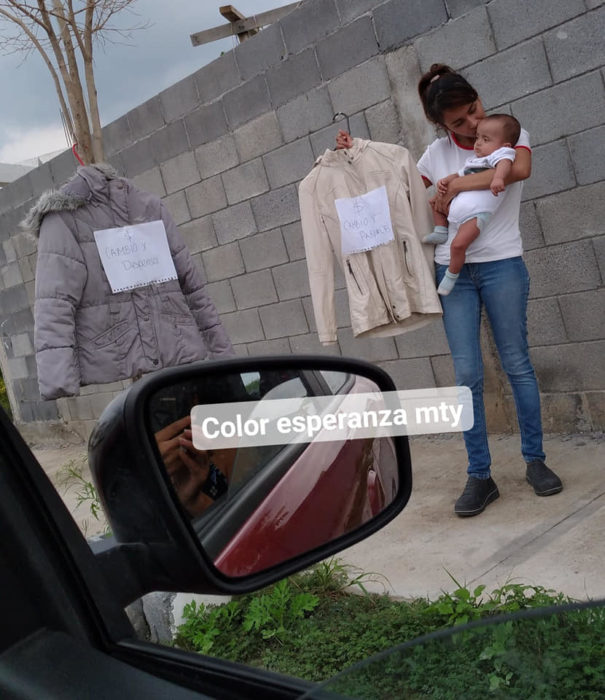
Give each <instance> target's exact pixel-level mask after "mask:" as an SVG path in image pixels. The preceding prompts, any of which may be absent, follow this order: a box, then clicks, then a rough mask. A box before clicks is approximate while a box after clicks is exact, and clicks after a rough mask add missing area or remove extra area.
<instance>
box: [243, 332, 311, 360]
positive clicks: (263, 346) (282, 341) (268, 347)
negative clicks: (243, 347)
mask: <svg viewBox="0 0 605 700" xmlns="http://www.w3.org/2000/svg"><path fill="white" fill-rule="evenodd" d="M297 337H299V336H297ZM291 354H292V350H291V349H290V343H289V342H288V339H287V338H277V339H276V340H260V341H258V342H256V343H250V344H249V345H248V355H250V357H262V356H263V355H291Z"/></svg>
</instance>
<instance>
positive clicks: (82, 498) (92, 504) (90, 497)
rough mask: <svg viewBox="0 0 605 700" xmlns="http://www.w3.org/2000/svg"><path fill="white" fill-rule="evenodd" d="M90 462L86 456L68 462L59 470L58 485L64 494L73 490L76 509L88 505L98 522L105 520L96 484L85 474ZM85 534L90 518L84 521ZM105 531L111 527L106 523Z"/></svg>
mask: <svg viewBox="0 0 605 700" xmlns="http://www.w3.org/2000/svg"><path fill="white" fill-rule="evenodd" d="M87 464H88V458H87V457H86V456H83V457H80V458H79V459H72V460H70V461H69V462H66V463H65V464H64V465H63V466H62V467H61V469H60V470H59V472H58V476H57V485H58V486H59V488H61V489H62V491H63V494H65V493H67V492H68V491H70V492H73V493H74V495H75V497H76V509H78V508H80V506H82V505H87V506H88V510H89V511H90V515H91V516H92V517H93V518H94V519H95V520H96V521H98V522H102V521H103V507H102V506H101V500H100V499H99V494H98V492H97V489H96V487H95V485H94V484H93V483H92V481H89V480H88V479H87V478H86V477H85V476H84V471H85V468H86V467H87ZM82 530H83V531H84V534H86V533H87V530H88V520H84V521H83V522H82ZM104 532H105V533H106V534H107V533H108V532H109V529H108V527H107V525H105V530H104Z"/></svg>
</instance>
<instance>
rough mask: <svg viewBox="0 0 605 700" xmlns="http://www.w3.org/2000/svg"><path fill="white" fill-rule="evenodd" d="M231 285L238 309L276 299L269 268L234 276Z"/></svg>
mask: <svg viewBox="0 0 605 700" xmlns="http://www.w3.org/2000/svg"><path fill="white" fill-rule="evenodd" d="M231 287H232V288H233V294H234V296H235V303H236V304H237V308H238V309H250V308H258V307H262V306H265V305H266V304H273V303H275V302H276V301H277V293H276V291H275V286H274V284H273V278H272V277H271V273H270V272H269V270H262V271H260V272H251V273H249V274H247V275H242V276H241V277H234V278H233V279H232V280H231ZM261 314H262V309H261Z"/></svg>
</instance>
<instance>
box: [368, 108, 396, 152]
mask: <svg viewBox="0 0 605 700" xmlns="http://www.w3.org/2000/svg"><path fill="white" fill-rule="evenodd" d="M365 118H366V123H367V125H368V131H369V132H370V138H371V139H372V141H381V142H383V143H398V142H399V141H400V139H401V125H400V124H399V115H398V114H397V109H396V108H395V105H394V104H393V102H392V101H391V100H385V101H384V102H381V103H380V104H377V105H374V107H370V108H369V109H366V111H365Z"/></svg>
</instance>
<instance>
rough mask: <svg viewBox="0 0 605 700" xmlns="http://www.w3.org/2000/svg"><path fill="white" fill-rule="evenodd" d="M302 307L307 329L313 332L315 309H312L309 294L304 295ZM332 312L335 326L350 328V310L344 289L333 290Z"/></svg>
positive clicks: (314, 330)
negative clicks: (334, 317) (307, 325)
mask: <svg viewBox="0 0 605 700" xmlns="http://www.w3.org/2000/svg"><path fill="white" fill-rule="evenodd" d="M302 302H303V308H304V310H305V315H306V317H307V323H308V324H309V329H310V330H311V331H312V332H313V333H317V323H316V322H315V311H314V310H313V301H312V300H311V297H310V296H307V297H304V298H303V300H302ZM334 313H335V316H336V328H350V326H351V312H350V310H349V296H348V294H347V291H346V289H337V290H336V291H335V292H334Z"/></svg>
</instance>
